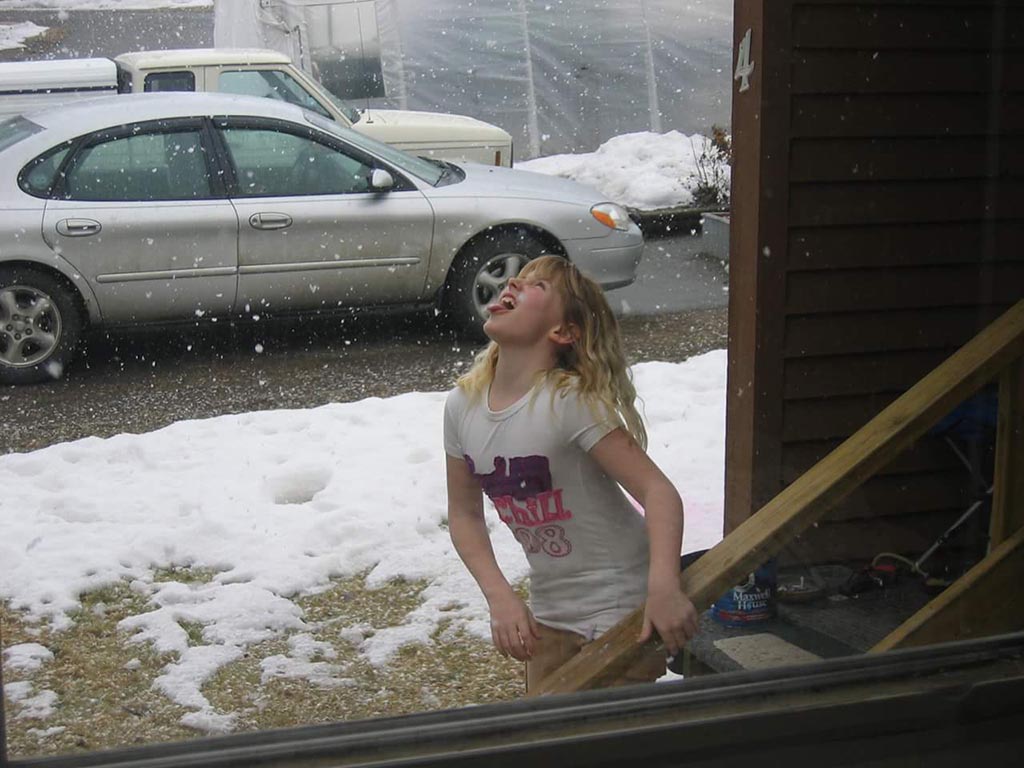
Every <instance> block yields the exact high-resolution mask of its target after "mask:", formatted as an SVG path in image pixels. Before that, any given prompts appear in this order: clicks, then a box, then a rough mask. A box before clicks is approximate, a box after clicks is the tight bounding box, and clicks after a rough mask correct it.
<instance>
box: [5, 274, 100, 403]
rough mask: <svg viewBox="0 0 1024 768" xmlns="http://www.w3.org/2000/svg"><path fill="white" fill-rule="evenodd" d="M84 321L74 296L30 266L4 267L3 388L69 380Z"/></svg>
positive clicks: (52, 279) (58, 282)
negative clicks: (66, 370) (66, 372)
mask: <svg viewBox="0 0 1024 768" xmlns="http://www.w3.org/2000/svg"><path fill="white" fill-rule="evenodd" d="M81 329H82V322H81V319H80V316H79V314H78V308H77V307H76V305H75V301H74V299H73V298H72V296H71V293H70V291H69V290H68V289H67V288H66V287H65V286H64V285H63V284H62V283H61V282H60V281H59V280H57V279H56V278H54V277H52V276H50V275H48V274H46V273H44V272H40V271H37V270H34V269H30V268H25V267H0V383H2V384H35V383H38V382H42V381H52V380H54V379H59V378H61V377H62V376H63V375H64V368H65V366H66V365H67V364H68V362H69V361H70V360H71V356H72V354H73V353H74V349H75V345H76V344H77V342H78V336H79V334H80V332H81Z"/></svg>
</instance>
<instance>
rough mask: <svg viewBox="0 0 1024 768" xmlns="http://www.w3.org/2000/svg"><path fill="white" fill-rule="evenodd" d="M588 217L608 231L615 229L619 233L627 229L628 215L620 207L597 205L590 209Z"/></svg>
mask: <svg viewBox="0 0 1024 768" xmlns="http://www.w3.org/2000/svg"><path fill="white" fill-rule="evenodd" d="M590 215H591V216H593V217H594V218H595V219H597V220H598V221H600V222H601V223H602V224H604V225H605V226H606V227H608V228H609V229H617V230H619V231H621V232H625V231H626V230H627V229H629V214H628V213H626V209H625V208H623V207H622V206H621V205H616V204H615V203H598V204H597V205H595V206H594V207H593V208H591V209H590Z"/></svg>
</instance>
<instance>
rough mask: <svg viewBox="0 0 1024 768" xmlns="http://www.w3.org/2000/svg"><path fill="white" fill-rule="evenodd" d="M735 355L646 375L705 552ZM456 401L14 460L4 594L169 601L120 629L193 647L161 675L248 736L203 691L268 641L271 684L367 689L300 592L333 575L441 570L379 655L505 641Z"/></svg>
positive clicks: (660, 459)
mask: <svg viewBox="0 0 1024 768" xmlns="http://www.w3.org/2000/svg"><path fill="white" fill-rule="evenodd" d="M725 361H726V354H725V351H724V350H722V351H715V352H710V353H708V354H705V355H701V356H699V357H696V358H693V359H691V360H689V361H687V362H685V363H644V364H641V365H638V366H636V367H635V368H634V375H635V379H636V383H637V388H638V390H639V392H640V394H641V397H642V398H643V401H644V405H645V413H646V418H647V420H648V422H649V425H650V448H649V451H650V453H651V456H652V457H653V458H654V460H655V461H656V462H657V463H658V464H659V465H660V466H661V467H662V468H663V469H664V470H665V472H666V474H667V475H668V476H669V477H670V478H671V479H672V480H673V481H674V482H675V483H676V485H677V487H678V488H679V490H680V492H681V494H682V496H683V498H684V501H685V504H686V533H685V542H684V548H685V550H686V551H692V550H695V549H702V548H705V547H709V546H711V545H713V544H715V543H716V542H717V541H718V540H719V539H720V538H721V529H722V505H723V472H724V434H725V369H726V363H725ZM444 398H445V394H444V393H439V392H438V393H409V394H404V395H399V396H397V397H392V398H388V399H379V398H371V399H367V400H363V401H360V402H355V403H340V404H332V405H327V406H323V407H320V408H315V409H310V410H278V411H263V412H253V413H245V414H239V415H230V416H221V417H218V418H213V419H206V420H197V421H182V422H178V423H175V424H172V425H171V426H168V427H166V428H164V429H161V430H158V431H156V432H152V433H148V434H142V435H130V434H124V435H118V436H116V437H112V438H109V439H100V438H95V437H93V438H86V439H84V440H78V441H74V442H70V443H63V444H59V445H54V446H51V447H49V448H44V449H41V450H38V451H34V452H31V453H25V454H10V455H7V456H0V488H4V493H3V495H2V496H0V519H2V520H3V525H4V535H3V538H2V539H0V599H3V600H8V601H10V605H11V607H13V608H15V609H18V610H21V611H24V612H25V613H26V614H27V615H28V616H29V617H30V618H32V619H34V620H48V621H50V622H52V624H53V625H54V626H55V627H56V628H61V627H66V626H68V624H69V623H70V621H71V619H70V618H69V613H70V612H72V611H74V610H75V609H76V608H78V607H79V606H80V601H79V597H80V595H81V594H82V593H83V592H88V591H90V590H95V589H98V588H101V587H103V586H106V585H110V584H113V583H117V582H120V581H122V580H123V581H126V582H128V583H129V584H130V586H131V588H132V589H133V590H135V591H137V592H138V593H140V594H143V595H145V596H146V597H147V598H148V600H149V604H150V610H149V611H148V612H145V613H142V614H139V615H136V616H130V617H128V618H126V619H124V620H123V621H122V622H121V624H120V628H121V629H122V630H124V631H126V632H127V633H129V634H130V635H131V636H132V641H133V642H149V643H152V644H153V645H154V646H155V647H156V648H157V649H159V650H161V651H175V652H177V654H178V656H177V661H176V662H174V663H172V664H170V665H168V666H167V667H166V668H164V669H163V671H162V674H161V675H160V677H159V678H158V679H157V680H156V683H155V685H156V687H157V688H158V689H159V690H161V691H162V692H164V693H165V694H166V695H167V696H168V697H170V698H171V699H172V700H173V701H175V702H177V703H179V704H181V705H183V706H185V707H187V708H189V709H190V710H192V712H191V714H189V715H188V716H187V720H188V722H187V723H186V724H188V725H192V726H194V727H197V728H201V729H203V730H207V731H213V732H219V731H226V730H229V729H230V727H231V714H230V713H227V714H225V713H217V712H214V711H213V710H212V708H211V706H210V704H209V702H208V701H207V699H206V698H205V697H204V696H203V694H202V692H201V687H202V684H203V682H204V681H205V680H206V679H208V678H209V677H210V676H211V675H213V674H214V673H215V672H216V671H217V670H218V669H219V668H220V667H222V666H223V665H225V664H228V663H230V662H232V661H234V660H235V659H237V658H239V657H240V656H241V655H242V654H243V652H244V649H245V648H246V647H247V646H249V645H251V644H254V643H258V642H261V641H263V640H266V639H268V638H271V637H275V636H282V637H288V638H289V643H290V645H289V652H288V654H287V655H284V656H276V657H273V658H270V659H266V660H264V662H263V677H264V680H266V679H269V678H270V677H275V676H285V677H295V676H300V677H306V678H307V679H310V680H312V681H313V682H315V683H317V684H321V685H345V684H347V681H346V680H345V678H344V675H343V674H342V673H343V670H340V669H335V668H333V666H332V664H331V654H330V652H329V649H327V648H325V647H322V646H321V645H320V644H317V642H316V641H315V640H314V639H313V637H312V636H311V635H310V634H309V630H311V629H314V627H311V626H310V625H309V624H308V623H307V622H306V621H305V619H304V617H303V615H302V611H301V609H300V608H299V606H298V605H297V604H296V603H295V602H294V601H293V598H295V597H296V596H298V595H302V594H309V593H314V592H316V591H318V590H322V589H324V588H326V587H327V586H328V584H329V580H330V579H331V578H332V577H340V576H347V575H352V574H358V573H360V572H363V571H367V572H368V576H367V578H366V583H367V586H368V587H370V588H373V587H377V586H380V585H382V584H384V583H385V582H387V581H388V580H391V579H395V578H399V577H403V578H405V579H409V580H414V579H423V580H426V581H427V582H429V586H428V587H427V589H426V590H425V591H424V592H423V593H422V604H421V605H420V606H419V607H418V608H416V609H415V610H414V611H412V612H411V613H410V614H409V615H408V616H406V618H405V622H404V623H403V624H402V625H400V626H397V627H390V628H385V629H378V630H376V631H375V632H370V631H368V630H369V628H367V627H358V626H355V627H350V628H348V630H347V631H348V638H347V639H351V640H352V641H353V642H354V643H355V644H356V645H357V647H359V648H360V650H361V652H362V653H363V654H364V656H365V657H366V658H367V659H368V660H369V661H371V662H372V663H374V664H386V663H387V662H388V660H389V659H390V658H391V656H392V654H393V653H395V651H396V650H397V649H398V648H400V647H401V646H402V645H404V644H407V643H427V642H430V640H431V636H432V634H433V633H434V632H435V630H436V629H437V628H438V625H439V622H440V621H441V620H442V618H444V619H448V620H451V621H452V622H453V625H452V626H451V628H450V629H449V630H448V631H450V632H454V631H457V630H459V629H465V630H467V631H469V632H471V633H473V634H475V635H477V636H479V637H481V638H485V639H487V638H489V637H490V629H489V626H488V614H487V609H486V604H485V602H484V600H483V598H482V597H481V595H480V593H479V590H478V589H477V586H476V584H475V582H474V581H473V579H472V577H471V576H470V575H469V573H468V572H467V570H466V569H465V567H464V566H463V565H462V562H461V561H460V560H459V558H458V556H457V554H456V553H455V550H454V548H453V547H452V544H451V541H450V539H449V537H448V532H447V529H446V527H445V525H444V524H445V516H446V509H445V480H444V478H445V472H444V454H443V451H442V448H441V422H442V410H443V404H444ZM489 514H490V515H491V516H490V518H489V523H490V526H491V529H492V532H493V538H494V547H495V551H496V555H497V557H498V561H499V563H500V564H501V566H502V568H503V570H504V571H505V573H506V574H507V575H508V576H509V578H510V579H511V580H513V581H517V580H521V579H523V578H524V577H525V576H526V575H527V565H526V561H525V558H524V556H523V554H522V551H521V549H520V546H519V544H518V543H517V542H516V541H515V539H514V538H513V537H512V536H511V535H510V534H509V532H508V530H507V529H506V528H505V527H504V526H502V525H501V524H500V523H499V522H498V521H497V518H496V516H495V515H494V514H493V511H492V512H491V513H489ZM172 566H191V567H194V568H203V569H210V570H212V571H215V572H216V575H215V576H214V577H213V579H212V580H211V581H210V582H209V583H202V584H184V583H180V582H177V581H157V580H156V578H155V572H156V571H157V569H167V568H170V567H172ZM453 604H455V605H456V606H458V607H456V608H455V609H454V610H452V609H451V608H452V605H453ZM442 609H446V610H442ZM183 624H185V625H186V626H188V625H194V624H199V625H202V627H203V630H202V638H203V641H204V643H203V644H201V645H190V643H189V637H188V635H187V633H186V629H185V626H183ZM50 658H51V657H50V656H49V655H48V650H47V649H45V648H43V647H42V646H39V645H37V644H32V643H26V644H24V645H22V646H18V647H16V648H12V649H9V651H8V652H7V653H5V666H6V668H7V670H8V679H9V680H16V679H18V678H20V677H23V674H13V673H15V672H18V671H21V672H22V673H24V671H25V670H27V668H29V667H33V668H35V667H36V666H38V665H43V664H45V663H46V662H47V661H48V660H49V659H50ZM314 659H315V660H314ZM12 684H13V685H14V686H19V685H21V683H20V682H12V683H9V684H8V689H9V690H8V691H7V692H6V693H7V695H8V696H9V697H15V696H20V698H21V699H22V701H21V704H22V706H23V707H30V708H31V711H32V712H33V714H32V715H31V716H32V717H44V716H45V714H46V713H47V712H48V711H49V710H50V708H51V707H52V705H53V702H54V698H53V697H52V696H50V695H49V694H50V692H46V691H44V692H41V693H39V694H35V696H34V697H33V696H30V694H31V687H30V686H29V687H25V686H22V688H24V690H22V689H21V688H17V687H15V688H14V689H11V685H12ZM30 699H31V701H30V702H29V704H26V701H29V700H30ZM26 711H28V710H26Z"/></svg>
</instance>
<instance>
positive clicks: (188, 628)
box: [178, 621, 205, 648]
mask: <svg viewBox="0 0 1024 768" xmlns="http://www.w3.org/2000/svg"><path fill="white" fill-rule="evenodd" d="M178 626H179V627H181V628H182V629H184V630H185V635H186V636H187V637H188V644H189V645H190V646H191V647H193V648H195V647H196V646H197V645H205V643H204V642H203V625H202V624H200V623H199V622H198V621H179V622H178Z"/></svg>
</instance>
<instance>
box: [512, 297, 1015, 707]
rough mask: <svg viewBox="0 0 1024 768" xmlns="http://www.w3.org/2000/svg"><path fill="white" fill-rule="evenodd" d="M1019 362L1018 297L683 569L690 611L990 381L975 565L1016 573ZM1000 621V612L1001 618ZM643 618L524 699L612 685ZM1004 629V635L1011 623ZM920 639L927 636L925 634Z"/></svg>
mask: <svg viewBox="0 0 1024 768" xmlns="http://www.w3.org/2000/svg"><path fill="white" fill-rule="evenodd" d="M1022 356H1024V300H1022V301H1019V302H1017V303H1016V304H1015V305H1014V306H1013V307H1011V308H1010V309H1009V310H1008V311H1007V312H1006V313H1005V314H1003V315H1002V316H1001V317H1000V318H999V319H997V320H996V321H995V322H993V323H992V324H991V325H989V326H988V327H987V328H985V329H984V330H983V331H982V332H981V333H980V334H978V335H977V336H976V337H975V338H974V339H972V340H971V341H970V342H968V343H967V344H966V345H965V346H963V347H962V348H961V349H960V350H958V351H957V352H956V353H955V354H953V355H952V356H951V357H950V358H949V359H948V360H946V361H945V362H944V363H942V364H941V365H940V366H939V367H938V368H936V369H935V370H934V371H932V372H931V373H929V374H928V375H927V376H925V378H923V379H922V380H921V381H919V382H918V383H917V384H916V385H914V386H913V387H912V388H911V389H909V390H908V391H907V392H905V393H904V394H903V395H902V396H901V397H900V398H898V399H897V400H896V401H895V402H893V403H892V404H891V405H890V406H889V407H888V408H886V409H885V410H883V411H882V412H881V413H879V414H878V415H877V416H876V417H875V418H873V419H872V420H871V421H869V422H868V423H867V424H866V425H864V427H863V428H861V429H860V430H858V431H857V432H856V433H855V434H853V435H852V436H851V437H850V438H849V439H847V440H846V441H845V442H844V443H842V444H841V445H840V446H839V447H838V448H836V449H835V450H834V451H832V453H830V454H829V455H828V456H826V457H825V458H824V459H822V460H821V461H820V462H818V463H817V464H816V465H815V466H814V467H812V468H811V469H810V470H808V471H807V472H806V473H805V474H804V475H802V476H801V477H800V478H799V479H797V480H796V481H795V482H794V483H792V484H791V485H790V486H788V487H787V488H786V489H785V490H783V491H782V492H781V493H780V494H779V495H778V496H776V497H775V498H774V499H772V500H771V501H770V502H768V503H767V504H765V506H764V507H762V508H761V509H760V510H759V511H758V512H757V513H756V514H754V515H752V516H751V517H750V518H749V519H747V520H746V521H744V522H743V523H742V524H741V525H740V526H739V527H738V528H736V529H735V530H734V531H732V532H731V533H730V534H729V535H728V536H726V537H725V538H724V539H723V540H722V541H721V542H719V544H718V545H716V546H715V547H714V548H712V549H711V550H709V551H708V552H707V553H706V554H704V555H703V556H702V557H701V558H700V559H699V560H697V562H695V563H694V564H693V565H692V566H690V567H689V568H687V569H686V570H685V571H684V572H683V575H682V587H683V589H684V591H685V592H686V593H687V595H688V596H689V597H690V600H692V601H693V603H694V605H695V606H696V608H697V610H698V611H703V610H705V609H707V608H708V607H710V605H711V603H712V602H714V601H715V600H716V599H717V598H718V597H719V596H720V595H722V593H723V592H725V591H726V590H727V589H729V588H730V587H732V586H733V585H734V584H736V583H737V582H739V581H740V580H741V579H742V577H744V576H745V575H746V574H748V573H750V572H751V571H752V570H754V569H755V568H756V567H758V566H759V565H761V564H762V563H763V562H765V561H766V560H767V559H768V558H770V557H772V556H773V555H775V554H777V553H778V552H779V551H780V550H782V549H783V548H784V547H785V546H787V545H788V544H789V543H790V542H791V541H792V539H793V537H794V536H796V535H797V534H799V533H800V532H802V531H804V530H805V529H807V528H808V527H810V526H811V525H813V524H814V523H816V522H817V521H818V520H820V519H821V518H822V517H823V516H824V515H825V514H826V513H827V512H828V511H829V510H831V509H832V508H833V507H835V506H836V505H837V504H838V503H839V502H840V501H842V500H843V499H844V498H845V497H846V496H847V495H849V494H850V493H851V492H853V491H854V490H856V489H857V488H858V487H859V486H860V485H861V484H863V483H864V482H865V481H866V480H867V479H868V478H870V477H871V476H872V475H874V474H875V473H877V472H878V471H879V470H880V469H882V468H883V467H884V466H885V465H886V464H887V463H889V462H890V461H892V459H894V458H895V457H896V456H897V455H898V454H899V453H901V452H902V451H904V450H905V449H906V448H908V447H909V446H910V445H911V444H912V443H914V441H916V440H917V439H919V438H920V437H921V436H922V435H924V434H925V433H926V432H927V431H928V430H929V429H930V428H931V427H932V426H934V425H935V424H936V423H937V422H938V421H939V420H940V419H941V418H942V417H943V416H945V415H946V414H947V413H949V411H951V410H952V409H953V408H954V407H956V406H957V405H958V404H959V403H961V402H963V401H964V400H965V399H967V398H968V397H970V396H971V395H973V394H974V393H975V392H977V391H978V390H979V389H980V388H981V387H983V386H984V385H986V384H988V383H989V382H991V381H993V380H996V379H998V382H999V424H998V429H997V436H996V464H995V471H994V472H995V474H994V483H995V488H994V492H993V509H992V525H991V536H992V544H991V546H992V549H991V554H990V555H989V557H987V558H986V559H985V561H983V563H980V564H979V566H978V567H980V566H983V565H986V563H987V564H988V567H990V568H995V569H997V581H999V580H1003V579H1005V578H1007V575H1006V574H1007V573H1008V571H1007V570H1006V567H1007V565H1009V566H1014V567H1016V564H1017V563H1020V562H1021V561H1024V558H1022V557H1018V556H1017V555H1018V554H1020V549H1019V547H1020V543H1021V542H1020V540H1021V536H1022V534H1021V531H1022V530H1024V363H1022V360H1021V358H1022ZM1000 564H1002V565H1000ZM978 567H976V568H975V569H972V570H977V568H978ZM970 575H971V574H970V573H968V574H967V576H970ZM965 578H966V577H965ZM987 578H988V581H987V582H986V583H990V584H991V583H992V579H991V574H989V576H988V577H987ZM951 590H952V588H951ZM951 590H947V592H950V591H951ZM1017 592H1019V593H1022V594H1024V590H1020V589H1019V588H1018V589H1017ZM963 609H964V607H963V605H962V604H960V605H959V607H957V606H954V607H952V608H947V609H946V610H944V611H942V612H941V613H942V615H943V616H944V620H945V621H946V622H947V623H948V622H949V620H950V616H953V617H956V616H962V615H963ZM989 613H991V611H990V612H989ZM1000 615H1003V616H1008V614H1004V613H1002V612H1000ZM1018 616H1019V617H1020V618H1019V621H1021V622H1024V611H1019V612H1018ZM919 618H921V619H922V620H923V626H925V627H928V626H937V624H936V620H934V619H927V617H920V616H919ZM642 621H643V610H642V609H638V610H637V611H634V612H633V613H632V614H631V615H630V616H628V617H627V618H625V619H623V620H622V621H621V622H620V623H619V624H617V625H616V626H614V627H612V628H611V629H610V630H609V631H608V632H606V633H605V634H604V635H602V636H601V637H599V638H598V639H597V640H595V641H594V642H592V643H590V644H588V645H587V646H586V647H585V648H584V649H583V651H581V652H580V653H579V654H578V655H577V656H575V657H574V658H573V659H572V660H571V661H569V662H568V663H566V664H565V665H563V666H562V667H560V668H559V669H557V670H556V671H555V672H553V673H552V674H551V675H550V676H548V678H547V679H545V680H544V682H543V683H542V684H541V685H540V686H539V687H538V689H537V690H536V691H534V692H531V693H536V694H538V695H541V694H546V693H562V692H569V691H579V690H586V689H589V688H596V687H598V686H600V685H601V684H602V683H603V682H605V681H607V680H610V679H614V678H615V677H617V676H618V675H620V674H621V673H622V672H623V671H624V670H625V669H627V668H629V667H630V666H631V665H632V663H633V662H635V661H636V660H637V659H638V658H639V657H640V656H641V655H642V654H643V652H644V647H643V646H642V645H640V644H638V643H637V642H636V638H637V636H638V635H639V633H640V627H641V623H642ZM1005 628H1006V629H1007V630H1009V629H1011V628H1012V627H1010V626H1006V627H1005ZM901 629H903V627H901ZM893 634H894V635H895V634H896V633H893ZM924 634H925V635H926V636H927V635H929V633H928V632H925V633H924ZM932 634H934V633H932ZM890 637H892V636H890ZM918 637H920V634H919V635H918ZM888 639H889V638H887V640H888ZM925 641H928V640H927V639H926V640H925ZM903 644H906V643H904V642H902V641H900V640H899V639H896V640H895V641H894V642H890V643H889V644H887V645H885V646H882V645H880V646H879V647H877V648H876V649H874V650H885V649H887V648H888V647H897V646H899V645H903Z"/></svg>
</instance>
